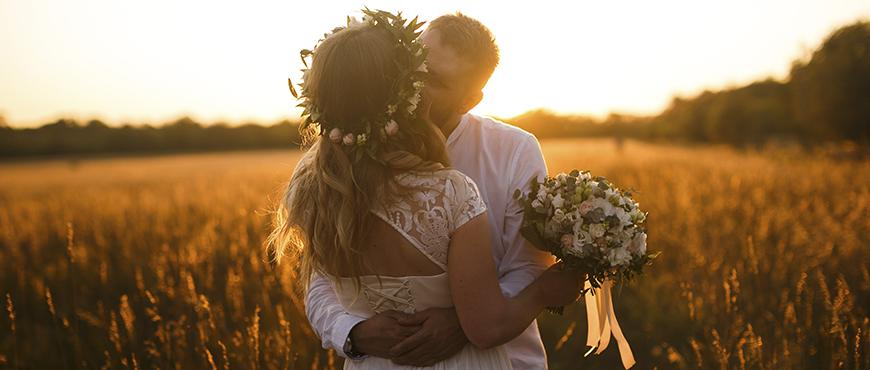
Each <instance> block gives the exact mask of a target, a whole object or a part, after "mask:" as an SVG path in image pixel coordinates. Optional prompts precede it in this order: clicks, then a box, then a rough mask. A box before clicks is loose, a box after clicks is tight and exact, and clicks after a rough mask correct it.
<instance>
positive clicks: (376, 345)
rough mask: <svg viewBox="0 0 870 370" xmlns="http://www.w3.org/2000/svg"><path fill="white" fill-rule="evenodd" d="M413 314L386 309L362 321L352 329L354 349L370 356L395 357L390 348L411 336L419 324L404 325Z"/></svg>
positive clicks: (351, 335) (351, 338)
mask: <svg viewBox="0 0 870 370" xmlns="http://www.w3.org/2000/svg"><path fill="white" fill-rule="evenodd" d="M410 317H411V315H409V314H406V313H403V312H399V311H385V312H381V313H379V314H377V315H374V316H372V317H370V318H368V319H366V320H365V321H362V322H360V323H359V324H357V325H356V326H354V327H353V329H351V330H350V340H351V341H352V342H353V346H354V349H355V350H357V351H359V352H362V353H364V354H366V355H369V356H375V357H383V358H393V357H395V356H394V354H393V353H392V352H390V349H391V348H393V347H394V346H396V345H397V344H399V343H400V342H401V341H402V340H404V339H406V338H408V337H410V336H411V335H413V334H414V333H416V332H417V331H418V330H419V329H420V326H419V325H402V324H400V323H399V321H400V320H408V319H410Z"/></svg>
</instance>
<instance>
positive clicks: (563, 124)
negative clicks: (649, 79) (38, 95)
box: [0, 21, 870, 157]
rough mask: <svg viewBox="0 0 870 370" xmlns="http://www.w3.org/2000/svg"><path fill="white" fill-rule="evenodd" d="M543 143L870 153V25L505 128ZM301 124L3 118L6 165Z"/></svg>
mask: <svg viewBox="0 0 870 370" xmlns="http://www.w3.org/2000/svg"><path fill="white" fill-rule="evenodd" d="M505 121H507V122H510V123H512V124H515V125H517V126H519V127H522V128H524V129H526V130H528V131H530V132H532V133H534V134H535V135H537V136H538V137H539V138H553V137H626V138H628V137H630V138H637V139H644V140H666V141H687V142H699V143H722V144H729V145H734V146H738V147H746V146H760V145H764V144H766V143H768V142H770V141H788V142H798V143H800V144H802V145H804V146H812V145H814V144H819V143H827V142H832V141H837V142H840V141H850V142H854V143H857V144H858V145H860V146H862V147H868V146H870V22H868V21H858V22H856V23H853V24H850V25H847V26H844V27H841V28H839V29H837V30H836V31H834V32H833V33H831V34H830V35H829V36H828V37H827V38H826V39H825V40H824V41H823V42H822V44H821V45H820V46H819V47H818V49H816V50H815V51H814V52H813V53H812V54H811V55H810V56H809V58H807V60H797V61H794V62H793V64H792V68H791V70H790V73H789V75H788V77H787V78H786V79H785V81H778V80H774V79H765V80H762V81H757V82H753V83H750V84H748V85H745V86H740V87H734V88H728V89H722V90H719V91H704V92H702V93H700V94H698V95H696V96H693V97H688V98H685V97H675V98H673V100H672V101H671V102H670V104H669V105H668V107H667V108H665V109H664V110H663V111H662V112H661V113H659V114H657V115H654V116H630V115H621V114H611V115H609V116H608V117H606V118H604V119H595V118H591V117H584V116H564V115H557V114H553V113H551V112H548V111H546V110H534V111H530V112H527V113H525V114H523V115H520V116H517V117H513V118H509V119H505ZM300 142H301V139H300V136H299V132H298V122H293V121H288V120H284V121H280V122H277V123H274V124H272V125H268V126H264V125H258V124H245V125H242V126H228V125H226V124H215V125H204V124H202V123H199V122H196V121H194V120H192V119H191V118H188V117H184V118H181V119H178V120H176V121H173V122H169V123H167V124H164V125H161V126H150V125H140V126H134V125H124V126H121V127H111V126H109V125H107V124H106V123H104V122H101V121H99V120H90V121H88V122H84V123H80V122H77V121H74V120H70V119H59V120H57V121H55V122H52V123H49V124H46V125H43V126H41V127H39V128H28V129H13V128H10V127H9V125H8V124H6V122H5V121H4V120H3V118H2V117H0V157H22V156H34V155H69V154H96V153H141V152H179V151H211V150H235V149H255V148H296V147H298V144H299V143H300Z"/></svg>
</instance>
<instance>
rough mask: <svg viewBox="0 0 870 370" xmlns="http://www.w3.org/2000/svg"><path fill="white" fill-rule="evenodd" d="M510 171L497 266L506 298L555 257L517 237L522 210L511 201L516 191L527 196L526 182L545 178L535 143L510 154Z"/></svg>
mask: <svg viewBox="0 0 870 370" xmlns="http://www.w3.org/2000/svg"><path fill="white" fill-rule="evenodd" d="M509 170H512V172H513V173H511V174H510V175H509V176H508V179H509V180H508V181H509V183H510V185H509V187H508V192H509V193H510V194H508V199H509V201H508V205H507V207H505V215H504V233H503V234H502V243H503V245H505V246H506V247H507V248H506V250H507V253H506V255H505V258H504V259H502V261H501V263H500V266H499V272H500V275H501V276H500V277H499V284H500V286H501V288H502V292H503V293H504V294H505V295H507V296H515V295H516V294H518V293H519V292H520V291H522V290H523V289H525V288H526V287H527V286H528V285H529V284H531V283H532V282H533V281H535V279H537V278H538V276H539V275H540V274H541V273H542V272H543V271H544V270H546V269H547V268H548V267H550V266H551V265H552V264H553V263H555V257H553V255H552V254H550V253H549V252H545V251H542V250H540V249H537V248H536V247H535V246H533V245H532V244H530V243H528V242H527V241H526V239H525V238H523V236H522V235H521V234H520V228H521V227H522V223H523V214H522V210H523V208H522V206H521V205H520V203H519V201H517V200H516V199H515V198H514V197H513V195H514V194H513V193H514V191H515V190H516V189H520V190H521V191H522V192H523V193H528V192H529V191H530V188H531V185H530V184H531V183H530V180H531V179H532V178H536V179H538V180H542V179H544V178H545V177H546V176H547V164H546V162H545V161H544V154H543V153H542V152H541V145H540V144H539V143H538V140H537V139H536V138H535V137H534V136H532V135H529V136H527V137H526V138H525V140H524V141H522V142H521V143H520V144H519V145H518V146H517V150H516V151H515V152H514V158H513V159H512V160H511V162H510V164H509Z"/></svg>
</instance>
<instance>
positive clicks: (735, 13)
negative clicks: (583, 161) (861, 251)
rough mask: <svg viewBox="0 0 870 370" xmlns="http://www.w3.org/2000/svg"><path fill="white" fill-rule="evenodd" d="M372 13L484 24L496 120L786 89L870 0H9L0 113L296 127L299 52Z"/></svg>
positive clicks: (0, 63)
mask: <svg viewBox="0 0 870 370" xmlns="http://www.w3.org/2000/svg"><path fill="white" fill-rule="evenodd" d="M363 6H368V7H369V8H373V9H384V10H390V11H398V10H401V11H402V12H403V13H404V14H405V15H406V16H414V15H419V16H420V18H421V19H423V20H431V19H434V18H435V17H437V16H439V15H442V14H445V13H453V12H456V11H461V12H462V13H464V14H466V15H469V16H471V17H474V18H477V19H479V20H480V21H481V22H483V23H484V24H485V25H487V26H488V27H489V28H490V29H491V30H492V32H493V34H494V35H495V37H496V41H497V43H498V44H499V47H500V49H501V63H500V65H499V67H498V68H497V69H496V72H495V73H494V74H493V76H492V78H491V80H490V82H489V84H488V85H487V87H486V89H485V90H484V95H485V96H484V100H483V102H482V103H481V104H480V105H479V106H477V107H476V108H475V109H474V112H476V113H479V114H489V115H495V116H499V117H511V116H515V115H518V114H521V113H523V112H525V111H528V110H531V109H536V108H546V109H550V110H552V111H555V112H557V113H563V114H585V115H592V116H598V117H603V116H605V115H607V114H608V113H610V112H619V113H626V114H654V113H656V112H658V111H660V110H662V109H664V108H665V107H666V106H667V104H668V103H669V102H670V101H671V99H672V97H673V96H677V95H679V96H691V95H694V94H697V93H699V92H701V91H703V90H704V89H721V88H727V87H733V86H738V85H741V84H746V83H749V82H752V81H755V80H758V79H762V78H765V77H768V76H770V77H774V78H778V79H784V78H785V77H786V76H787V75H788V71H789V68H790V66H791V64H792V61H794V60H796V59H799V58H807V56H808V55H809V53H810V52H811V51H812V50H814V49H815V48H816V47H818V46H819V45H820V43H821V42H822V40H823V39H824V38H825V37H826V36H827V35H828V34H829V33H830V32H832V31H833V30H835V29H836V28H837V27H839V26H842V25H845V24H848V23H851V22H854V21H856V20H859V19H865V20H867V19H870V1H867V0H860V1H859V0H802V1H793V0H768V1H760V0H752V1H747V0H729V1H707V0H657V1H640V0H637V1H628V0H615V1H600V0H599V1H586V0H578V1H546V0H536V1H514V2H511V1H469V0H465V1H451V0H446V1H428V2H422V1H386V0H385V1H306V2H299V1H287V0H285V1H260V0H250V1H221V0H209V1H190V0H150V1H130V0H76V1H71V0H0V116H2V117H4V118H5V120H6V121H7V123H8V124H9V125H11V126H13V127H32V126H38V125H41V124H44V123H47V122H50V121H52V120H55V119H57V118H59V117H67V118H75V119H79V120H87V119H92V118H96V119H101V120H103V121H106V122H107V123H109V124H123V123H132V124H143V123H148V124H160V123H164V122H168V121H171V120H174V119H176V118H178V117H181V116H190V117H192V118H194V119H195V120H197V121H200V122H203V123H215V122H225V123H229V124H241V123H246V122H259V123H265V124H270V123H274V122H275V121H278V120H281V119H287V118H289V119H295V118H298V115H299V111H298V110H296V109H295V108H294V106H295V105H296V102H295V101H294V100H293V97H292V96H291V95H290V93H289V91H288V88H287V78H288V77H291V78H293V79H294V80H296V81H298V77H299V69H300V68H301V67H302V65H301V62H300V61H299V54H298V52H299V50H300V49H303V48H310V47H312V46H313V44H314V43H315V42H316V41H317V40H318V39H319V38H320V37H321V36H322V35H323V33H324V32H327V31H329V30H330V29H332V28H333V27H336V26H339V25H342V24H343V23H344V20H345V17H346V16H347V15H355V14H356V15H359V11H358V10H359V9H360V8H362V7H363Z"/></svg>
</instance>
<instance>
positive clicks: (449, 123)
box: [441, 114, 463, 139]
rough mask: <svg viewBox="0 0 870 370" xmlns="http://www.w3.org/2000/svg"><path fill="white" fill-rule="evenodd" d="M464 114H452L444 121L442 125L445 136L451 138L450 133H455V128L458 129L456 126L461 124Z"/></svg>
mask: <svg viewBox="0 0 870 370" xmlns="http://www.w3.org/2000/svg"><path fill="white" fill-rule="evenodd" d="M462 116H463V114H455V115H452V116H450V118H448V119H447V120H445V121H444V123H443V124H442V125H441V132H442V133H443V134H444V138H445V139H446V138H449V137H450V134H452V133H453V130H456V127H457V126H459V122H460V121H462Z"/></svg>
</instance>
